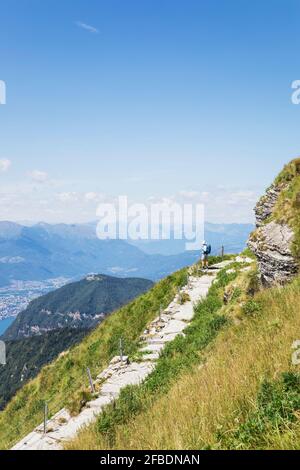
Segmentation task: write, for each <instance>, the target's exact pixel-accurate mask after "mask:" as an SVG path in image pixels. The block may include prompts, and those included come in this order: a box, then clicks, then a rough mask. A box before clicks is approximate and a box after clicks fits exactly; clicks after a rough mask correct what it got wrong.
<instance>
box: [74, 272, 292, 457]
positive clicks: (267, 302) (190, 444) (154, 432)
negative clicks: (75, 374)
mask: <svg viewBox="0 0 300 470" xmlns="http://www.w3.org/2000/svg"><path fill="white" fill-rule="evenodd" d="M253 286H255V273H246V272H245V273H241V274H239V276H238V278H237V279H236V280H234V281H233V282H232V283H231V285H230V286H227V288H226V290H227V291H228V292H231V300H230V301H229V302H228V304H227V305H223V306H221V308H219V309H218V310H217V311H216V312H214V315H218V316H220V315H222V316H225V317H226V318H228V319H231V320H232V321H231V322H227V326H226V325H225V327H224V328H222V329H221V331H220V333H219V334H218V336H217V338H216V339H215V341H214V342H213V343H209V344H208V346H206V348H205V349H204V350H202V354H201V355H200V356H199V358H198V361H197V360H196V361H194V362H193V365H192V367H190V368H189V370H188V369H185V370H182V371H181V373H180V374H179V375H178V377H177V380H176V381H175V382H174V383H172V384H171V386H170V387H169V388H168V390H166V388H164V389H163V393H160V392H159V391H158V393H157V398H156V399H155V400H152V401H151V400H150V401H149V399H148V402H147V407H146V408H145V409H141V410H140V409H138V410H137V412H136V410H135V409H134V408H133V409H131V410H130V409H129V410H127V413H126V414H125V415H124V416H123V417H121V419H119V421H118V420H117V419H116V418H115V417H114V416H113V415H112V414H111V412H108V415H107V419H106V421H107V422H108V423H109V425H108V426H107V427H106V428H105V422H104V421H103V418H100V419H99V420H98V423H97V424H96V425H95V426H90V427H89V428H87V429H86V430H84V431H82V433H81V434H80V435H79V436H78V437H77V439H76V440H74V441H73V442H72V443H70V444H69V445H68V448H70V449H79V448H80V449H107V448H113V449H124V448H125V449H203V448H204V449H205V448H225V449H226V448H235V449H240V448H241V449H243V448H250V449H251V448H256V449H257V448H300V439H299V437H300V425H299V424H298V423H299V412H297V411H298V410H299V408H300V379H299V374H298V371H299V369H300V366H298V368H297V366H293V365H292V363H291V353H292V349H291V345H292V343H293V342H294V341H295V340H296V339H298V338H299V339H300V337H299V334H300V314H299V304H300V278H296V279H295V280H294V281H293V282H292V283H291V284H290V285H287V286H285V287H284V288H272V289H268V290H264V291H261V292H258V293H256V294H254V296H252V295H249V294H247V292H251V294H253ZM203 306H204V307H205V302H204V304H203ZM198 313H201V315H203V309H202V307H201V305H200V306H199V308H198ZM204 315H205V309H204ZM202 326H203V325H202ZM206 327H207V325H206ZM197 329H198V332H199V335H201V334H203V330H201V328H199V325H198V327H197ZM200 350H201V343H200V345H199V351H200ZM182 355H183V356H184V355H185V349H183V350H182ZM203 357H206V362H205V365H204V366H203V365H202V363H203ZM282 373H285V374H286V375H285V376H284V377H283V378H282ZM287 373H288V374H287ZM133 403H134V402H133ZM121 408H122V407H121ZM123 409H124V406H123ZM112 423H114V425H112ZM110 428H111V429H110ZM109 429H110V430H111V431H112V430H113V434H112V433H111V432H110V434H108V433H107V430H109ZM112 438H113V440H112Z"/></svg>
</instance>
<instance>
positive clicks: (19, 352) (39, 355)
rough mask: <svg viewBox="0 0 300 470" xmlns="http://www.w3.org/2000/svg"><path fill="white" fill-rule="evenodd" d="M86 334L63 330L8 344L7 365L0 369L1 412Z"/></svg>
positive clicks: (85, 331) (68, 329) (72, 329)
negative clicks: (45, 366) (18, 393)
mask: <svg viewBox="0 0 300 470" xmlns="http://www.w3.org/2000/svg"><path fill="white" fill-rule="evenodd" d="M87 334H88V330H84V329H76V330H74V328H63V329H61V330H54V331H50V332H48V333H45V334H43V335H40V336H33V337H30V338H26V339H22V340H18V341H8V342H6V365H5V366H0V410H2V409H3V408H4V406H5V405H6V404H7V403H8V401H9V400H10V399H11V398H12V397H13V396H14V395H15V393H16V391H17V390H19V388H20V387H22V386H23V385H24V384H26V383H27V382H28V381H29V380H30V379H32V378H33V377H35V376H36V375H37V374H38V373H39V371H40V370H41V368H42V367H43V366H44V365H45V364H48V363H50V362H52V361H54V359H56V358H57V356H58V355H59V354H60V353H61V352H62V351H65V350H67V349H69V348H70V347H72V346H73V345H74V344H76V343H79V342H80V341H81V340H82V339H83V338H84V337H85V336H86V335H87Z"/></svg>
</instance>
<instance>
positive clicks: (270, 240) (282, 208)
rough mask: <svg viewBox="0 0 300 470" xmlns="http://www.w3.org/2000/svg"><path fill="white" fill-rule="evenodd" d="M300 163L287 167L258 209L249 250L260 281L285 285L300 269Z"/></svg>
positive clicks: (298, 160) (298, 161) (256, 208)
mask: <svg viewBox="0 0 300 470" xmlns="http://www.w3.org/2000/svg"><path fill="white" fill-rule="evenodd" d="M299 196H300V159H296V160H293V161H292V162H290V163H289V164H288V165H286V166H285V168H284V169H283V171H282V172H281V173H280V174H279V176H278V177H277V178H276V180H275V181H274V183H273V184H272V185H271V186H270V188H269V189H268V190H267V191H266V194H265V195H264V196H263V197H262V198H261V199H260V200H259V202H258V203H257V205H256V207H255V216H256V230H255V231H254V232H253V233H252V234H251V236H250V238H249V241H248V246H249V248H250V249H251V250H252V251H253V252H254V253H255V255H256V257H257V261H258V266H259V271H260V274H261V280H262V282H263V283H264V284H266V285H272V284H275V283H278V284H284V283H285V282H287V281H288V280H290V279H291V278H292V277H293V276H294V275H295V274H296V273H297V272H298V267H299V251H300V246H299V245H300V244H299V240H300V239H299V234H300V215H299V207H300V204H299V201H300V197H299Z"/></svg>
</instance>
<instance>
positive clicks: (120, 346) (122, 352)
mask: <svg viewBox="0 0 300 470" xmlns="http://www.w3.org/2000/svg"><path fill="white" fill-rule="evenodd" d="M119 350H120V359H121V362H123V355H124V351H123V341H122V338H120V340H119Z"/></svg>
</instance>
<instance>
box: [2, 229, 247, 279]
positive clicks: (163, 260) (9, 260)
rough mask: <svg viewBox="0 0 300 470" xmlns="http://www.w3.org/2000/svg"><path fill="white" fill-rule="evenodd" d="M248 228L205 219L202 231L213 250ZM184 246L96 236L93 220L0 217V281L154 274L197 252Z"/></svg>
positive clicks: (230, 245) (241, 240) (241, 239)
mask: <svg viewBox="0 0 300 470" xmlns="http://www.w3.org/2000/svg"><path fill="white" fill-rule="evenodd" d="M252 229H253V226H252V225H250V224H229V225H218V224H207V226H206V234H205V237H206V238H207V239H208V240H209V242H210V243H211V245H212V248H213V252H217V251H220V247H221V245H225V251H227V252H235V251H240V250H242V249H243V248H244V246H245V241H246V239H247V236H248V234H249V232H250V231H252ZM184 250H185V241H184V240H162V241H151V240H150V241H136V242H133V241H132V242H126V241H124V240H99V239H98V238H97V237H96V224H95V223H91V224H73V225H67V224H57V225H50V224H46V223H39V224H36V225H33V226H23V225H20V224H16V223H13V222H0V286H6V285H9V284H10V282H11V281H13V280H24V281H30V280H37V281H42V280H45V279H50V278H56V277H60V276H64V277H67V278H71V279H80V278H81V277H82V276H85V275H86V274H88V273H91V272H97V273H99V272H101V273H103V274H108V275H115V276H119V277H128V276H132V275H134V276H137V277H143V278H148V279H152V280H158V279H160V278H162V277H165V276H166V275H168V274H170V273H171V272H174V271H176V270H177V269H180V268H182V267H183V266H186V265H188V264H192V263H193V262H194V261H195V260H196V259H197V257H198V256H199V252H195V251H184Z"/></svg>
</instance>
